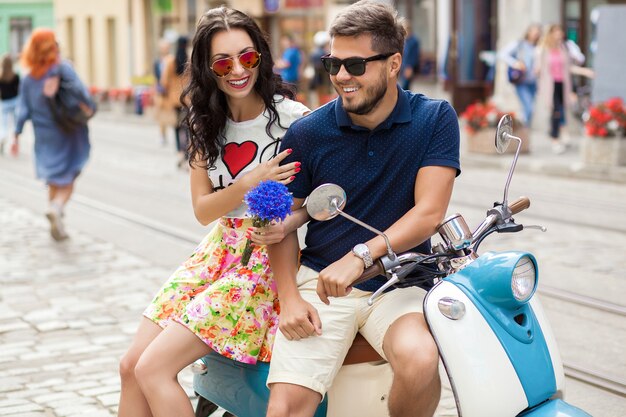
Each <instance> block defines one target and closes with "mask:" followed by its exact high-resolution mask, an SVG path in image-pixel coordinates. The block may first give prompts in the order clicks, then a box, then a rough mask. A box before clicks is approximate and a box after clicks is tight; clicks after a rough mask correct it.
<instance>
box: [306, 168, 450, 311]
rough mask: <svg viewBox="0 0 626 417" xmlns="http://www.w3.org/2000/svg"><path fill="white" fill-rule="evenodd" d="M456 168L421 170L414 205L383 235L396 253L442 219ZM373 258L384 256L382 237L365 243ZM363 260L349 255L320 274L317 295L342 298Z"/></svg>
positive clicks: (428, 232)
mask: <svg viewBox="0 0 626 417" xmlns="http://www.w3.org/2000/svg"><path fill="white" fill-rule="evenodd" d="M455 177H456V169H455V168H451V167H445V166H426V167H423V168H421V169H420V170H419V171H418V173H417V177H416V180H415V202H416V203H415V206H414V207H413V208H412V209H411V210H409V211H408V212H407V213H406V214H405V215H404V216H402V217H401V218H400V219H399V220H398V221H396V222H395V223H394V224H392V225H391V226H390V227H389V228H388V229H387V230H385V234H386V235H387V237H388V238H389V241H390V242H391V247H392V248H393V250H394V251H395V252H403V251H406V250H408V249H411V248H413V247H415V246H417V245H419V244H420V243H422V242H424V241H425V240H427V239H428V238H430V237H431V236H432V235H433V234H435V232H436V227H437V225H438V224H439V223H440V222H441V220H443V218H444V216H445V214H446V210H447V209H448V203H449V202H450V197H451V195H452V188H453V185H454V178H455ZM365 244H366V245H367V246H368V247H369V250H370V253H371V255H372V259H377V258H380V257H381V256H383V255H385V254H386V253H387V246H386V245H385V240H384V239H383V238H382V237H381V236H376V237H374V238H373V239H370V240H369V241H367V242H365ZM363 269H364V264H363V260H362V259H360V258H358V257H357V256H356V255H354V254H353V253H352V252H349V253H347V254H346V255H345V256H344V257H342V258H341V259H339V260H338V261H336V262H334V263H333V264H331V265H329V266H328V267H327V268H325V269H324V270H323V271H321V272H320V279H319V281H318V286H317V293H318V295H319V296H320V299H321V300H322V301H323V302H325V303H327V304H328V303H329V301H328V297H329V296H330V297H342V296H345V295H347V294H348V293H349V292H350V285H351V284H352V282H353V281H354V280H355V279H356V278H358V277H359V275H361V274H362V273H363Z"/></svg>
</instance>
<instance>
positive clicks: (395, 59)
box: [389, 52, 402, 77]
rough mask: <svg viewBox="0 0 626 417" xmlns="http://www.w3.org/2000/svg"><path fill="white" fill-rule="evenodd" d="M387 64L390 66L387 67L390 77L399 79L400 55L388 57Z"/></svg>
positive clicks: (397, 53)
mask: <svg viewBox="0 0 626 417" xmlns="http://www.w3.org/2000/svg"><path fill="white" fill-rule="evenodd" d="M389 62H390V64H391V65H390V67H389V70H390V71H391V73H390V75H391V76H392V77H399V75H400V68H401V67H402V55H401V54H400V53H399V52H396V53H395V54H393V55H391V56H390V57H389Z"/></svg>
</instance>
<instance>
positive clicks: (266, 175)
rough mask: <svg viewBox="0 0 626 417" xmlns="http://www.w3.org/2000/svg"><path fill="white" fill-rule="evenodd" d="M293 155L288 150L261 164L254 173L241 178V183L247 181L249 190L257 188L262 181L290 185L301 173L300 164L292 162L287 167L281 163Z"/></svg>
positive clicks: (251, 172)
mask: <svg viewBox="0 0 626 417" xmlns="http://www.w3.org/2000/svg"><path fill="white" fill-rule="evenodd" d="M290 153H291V149H286V150H284V151H282V152H281V153H279V154H278V155H276V156H275V157H274V158H273V159H271V160H269V161H266V162H263V163H260V164H259V165H258V166H257V167H256V168H254V169H253V170H252V171H250V172H248V173H247V174H246V175H244V176H243V177H241V179H240V181H245V184H246V185H247V186H248V188H252V187H255V186H256V185H257V184H258V183H260V182H261V181H266V180H272V181H277V182H280V183H282V184H289V183H290V182H291V181H293V180H294V179H295V178H296V177H295V175H296V174H297V173H298V172H300V162H291V163H289V164H286V165H280V163H281V162H282V161H283V159H285V158H286V157H287V156H289V154H290Z"/></svg>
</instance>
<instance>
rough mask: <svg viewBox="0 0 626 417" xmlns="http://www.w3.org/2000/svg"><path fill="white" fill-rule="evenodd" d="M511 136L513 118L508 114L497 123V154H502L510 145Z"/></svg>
mask: <svg viewBox="0 0 626 417" xmlns="http://www.w3.org/2000/svg"><path fill="white" fill-rule="evenodd" d="M512 134H513V118H512V117H511V115H510V114H505V115H504V116H502V118H501V119H500V122H499V123H498V130H497V131H496V151H497V152H498V153H504V152H505V151H506V148H508V147H509V143H511V136H510V135H512Z"/></svg>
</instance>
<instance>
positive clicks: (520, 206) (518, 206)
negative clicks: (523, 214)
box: [509, 197, 530, 214]
mask: <svg viewBox="0 0 626 417" xmlns="http://www.w3.org/2000/svg"><path fill="white" fill-rule="evenodd" d="M528 207H530V198H528V197H520V198H518V199H517V200H515V201H514V202H512V203H511V204H509V210H511V213H513V214H517V213H519V212H520V211H524V210H526V209H527V208H528Z"/></svg>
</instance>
